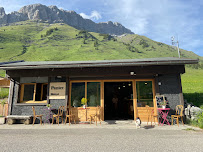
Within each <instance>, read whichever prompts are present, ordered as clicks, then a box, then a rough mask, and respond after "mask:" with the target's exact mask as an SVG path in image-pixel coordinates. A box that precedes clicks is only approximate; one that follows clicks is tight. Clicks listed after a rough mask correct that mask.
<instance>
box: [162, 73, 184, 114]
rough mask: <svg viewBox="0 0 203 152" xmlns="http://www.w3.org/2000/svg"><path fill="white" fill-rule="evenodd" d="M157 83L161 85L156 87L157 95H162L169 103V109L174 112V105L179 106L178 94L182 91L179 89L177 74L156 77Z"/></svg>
mask: <svg viewBox="0 0 203 152" xmlns="http://www.w3.org/2000/svg"><path fill="white" fill-rule="evenodd" d="M158 82H161V85H159V86H158V88H159V93H160V94H161V95H164V96H165V97H166V99H167V101H168V103H169V107H170V108H171V109H172V110H173V111H174V110H175V108H176V105H180V104H181V103H180V94H182V91H181V89H180V86H179V85H180V84H179V83H180V79H179V75H177V74H173V75H172V74H170V75H161V76H159V77H158Z"/></svg>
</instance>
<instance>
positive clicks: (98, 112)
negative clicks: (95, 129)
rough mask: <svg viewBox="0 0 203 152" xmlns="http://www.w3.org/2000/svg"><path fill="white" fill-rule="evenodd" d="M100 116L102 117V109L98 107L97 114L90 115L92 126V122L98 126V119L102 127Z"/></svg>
mask: <svg viewBox="0 0 203 152" xmlns="http://www.w3.org/2000/svg"><path fill="white" fill-rule="evenodd" d="M100 115H101V107H100V106H97V107H96V111H95V114H91V115H90V124H92V120H94V121H95V122H96V125H97V119H98V120H99V122H100V125H101V116H100Z"/></svg>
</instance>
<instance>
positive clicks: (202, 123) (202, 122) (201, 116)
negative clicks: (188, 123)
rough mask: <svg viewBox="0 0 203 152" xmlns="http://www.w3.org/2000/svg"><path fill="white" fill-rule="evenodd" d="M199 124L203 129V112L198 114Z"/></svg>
mask: <svg viewBox="0 0 203 152" xmlns="http://www.w3.org/2000/svg"><path fill="white" fill-rule="evenodd" d="M197 122H198V126H199V127H200V128H202V129H203V112H202V113H200V114H199V115H198V119H197Z"/></svg>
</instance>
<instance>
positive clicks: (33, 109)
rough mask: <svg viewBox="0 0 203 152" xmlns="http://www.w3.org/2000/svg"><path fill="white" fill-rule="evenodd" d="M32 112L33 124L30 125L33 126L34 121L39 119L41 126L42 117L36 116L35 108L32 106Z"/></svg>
mask: <svg viewBox="0 0 203 152" xmlns="http://www.w3.org/2000/svg"><path fill="white" fill-rule="evenodd" d="M32 111H33V123H32V125H34V124H35V120H36V118H37V117H39V118H40V124H41V125H42V116H43V115H36V112H35V107H34V106H32Z"/></svg>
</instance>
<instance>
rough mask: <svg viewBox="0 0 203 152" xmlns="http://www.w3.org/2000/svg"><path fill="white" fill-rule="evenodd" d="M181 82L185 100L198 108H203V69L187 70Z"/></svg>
mask: <svg viewBox="0 0 203 152" xmlns="http://www.w3.org/2000/svg"><path fill="white" fill-rule="evenodd" d="M181 80H182V89H183V95H184V98H185V99H186V100H187V101H188V102H192V103H193V104H195V105H197V106H201V105H202V106H203V69H198V70H197V69H191V68H186V73H185V74H183V75H182V76H181Z"/></svg>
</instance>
